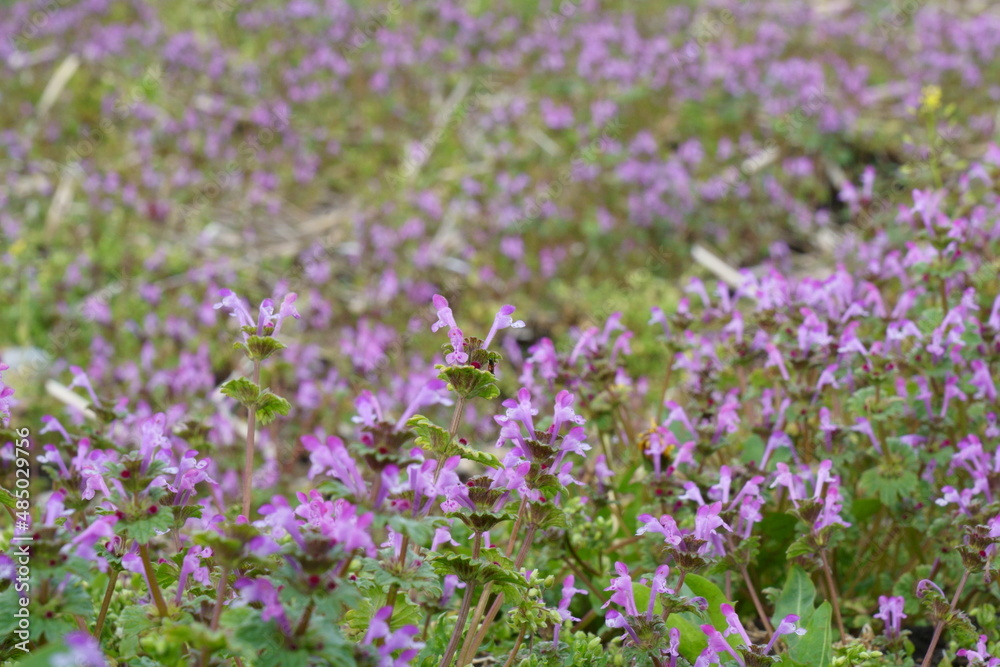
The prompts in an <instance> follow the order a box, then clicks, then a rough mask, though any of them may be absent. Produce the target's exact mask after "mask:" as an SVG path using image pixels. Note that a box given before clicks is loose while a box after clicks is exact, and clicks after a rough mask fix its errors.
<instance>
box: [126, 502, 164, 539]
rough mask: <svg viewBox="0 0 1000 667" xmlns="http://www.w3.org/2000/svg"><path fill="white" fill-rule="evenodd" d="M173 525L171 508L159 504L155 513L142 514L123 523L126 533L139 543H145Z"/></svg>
mask: <svg viewBox="0 0 1000 667" xmlns="http://www.w3.org/2000/svg"><path fill="white" fill-rule="evenodd" d="M173 525H174V514H173V508H172V507H169V506H166V505H160V506H159V511H158V512H157V513H156V514H144V515H143V516H141V517H139V518H138V519H132V520H130V521H128V522H127V523H125V524H124V527H125V529H126V530H127V531H128V534H129V535H130V536H131V537H133V538H135V541H136V542H138V543H139V544H147V543H148V542H149V541H150V540H152V539H153V538H154V537H156V536H157V535H159V534H162V533H165V532H166V531H168V530H170V527H171V526H173Z"/></svg>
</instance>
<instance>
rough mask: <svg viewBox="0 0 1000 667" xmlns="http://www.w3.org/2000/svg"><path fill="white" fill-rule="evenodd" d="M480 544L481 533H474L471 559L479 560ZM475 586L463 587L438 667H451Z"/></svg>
mask: <svg viewBox="0 0 1000 667" xmlns="http://www.w3.org/2000/svg"><path fill="white" fill-rule="evenodd" d="M480 544H482V533H476V534H475V536H474V537H473V541H472V557H473V558H479V547H480ZM475 588H476V586H475V583H474V582H471V581H470V582H467V583H466V585H465V595H463V596H462V604H461V606H460V607H459V609H458V618H457V619H456V620H455V629H454V630H452V633H451V639H450V640H448V647H447V648H446V649H445V651H444V656H442V658H441V665H440V667H451V660H452V658H453V657H454V656H455V650H456V649H457V648H458V640H459V638H461V636H462V634H463V631H464V630H465V622H466V621H467V620H468V619H469V609H470V608H471V607H472V593H473V591H474V590H475Z"/></svg>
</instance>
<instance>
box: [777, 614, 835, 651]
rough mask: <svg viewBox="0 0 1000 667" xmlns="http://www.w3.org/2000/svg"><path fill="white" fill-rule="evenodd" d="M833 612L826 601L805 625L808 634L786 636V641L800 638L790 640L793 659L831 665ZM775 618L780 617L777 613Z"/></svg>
mask: <svg viewBox="0 0 1000 667" xmlns="http://www.w3.org/2000/svg"><path fill="white" fill-rule="evenodd" d="M832 612H833V607H831V606H830V603H829V602H824V603H823V604H821V605H820V606H819V607H817V608H816V610H815V611H814V612H813V613H812V618H810V619H809V623H808V625H805V626H804V627H805V629H806V634H804V635H802V636H801V637H800V636H798V635H785V636H784V639H785V641H786V642H787V641H788V640H789V639H791V638H792V637H796V638H797V639H798V641H797V642H794V644H793V643H791V642H789V654H790V655H791V658H792V660H795V661H796V662H801V663H803V664H805V665H809V666H810V667H829V665H830V661H831V659H832V656H833V627H832V626H831V623H830V616H831V614H832ZM793 613H794V612H793ZM775 618H778V617H777V615H776V616H775ZM800 623H801V621H800Z"/></svg>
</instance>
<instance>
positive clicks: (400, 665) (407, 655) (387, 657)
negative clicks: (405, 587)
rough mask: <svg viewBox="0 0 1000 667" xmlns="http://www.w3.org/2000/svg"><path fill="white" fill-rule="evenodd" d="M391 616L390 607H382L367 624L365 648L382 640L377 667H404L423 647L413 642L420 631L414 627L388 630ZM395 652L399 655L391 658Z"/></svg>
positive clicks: (408, 626)
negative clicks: (398, 652) (393, 630)
mask: <svg viewBox="0 0 1000 667" xmlns="http://www.w3.org/2000/svg"><path fill="white" fill-rule="evenodd" d="M391 615H392V607H391V606H387V607H382V608H381V609H379V610H378V611H377V612H375V615H374V616H373V617H372V620H371V622H370V623H369V624H368V632H367V633H366V634H365V639H364V642H362V643H363V644H364V645H366V646H372V645H374V644H375V642H376V640H383V641H382V644H381V645H380V646H379V647H378V655H379V662H378V667H406V666H407V665H409V664H410V661H411V660H413V658H414V657H416V655H417V654H418V653H419V652H420V649H422V648H423V647H424V645H423V643H422V642H418V641H414V640H415V638H416V636H417V634H419V632H420V629H419V628H418V627H417V626H415V625H404V626H403V627H401V628H399V629H398V630H396V631H395V632H392V631H390V628H389V617H390V616H391ZM396 651H401V653H400V654H399V656H398V657H396V658H393V656H392V654H393V653H395V652H396Z"/></svg>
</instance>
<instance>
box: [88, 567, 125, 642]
mask: <svg viewBox="0 0 1000 667" xmlns="http://www.w3.org/2000/svg"><path fill="white" fill-rule="evenodd" d="M118 574H119V572H118V570H112V572H111V577H110V578H109V579H108V588H107V590H106V591H104V602H102V603H101V613H100V614H98V616H97V626H96V627H95V628H94V639H96V640H97V641H98V642H100V641H101V630H102V629H103V628H104V619H105V618H106V617H107V615H108V608H109V607H111V598H112V597H114V594H115V584H116V583H118Z"/></svg>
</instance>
